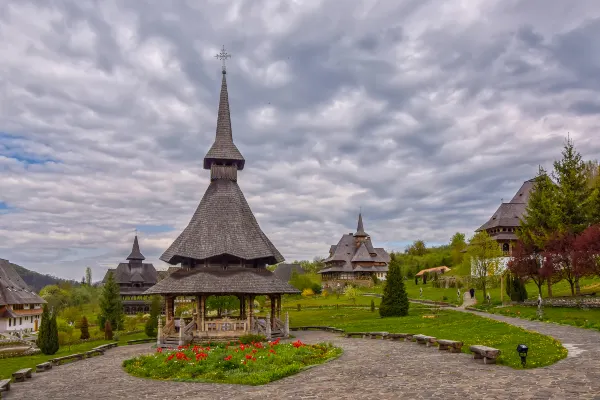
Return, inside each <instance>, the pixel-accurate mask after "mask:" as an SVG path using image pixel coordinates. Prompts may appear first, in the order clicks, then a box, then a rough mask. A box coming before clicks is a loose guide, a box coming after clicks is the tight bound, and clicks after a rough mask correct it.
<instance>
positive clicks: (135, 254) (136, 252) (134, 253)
mask: <svg viewBox="0 0 600 400" xmlns="http://www.w3.org/2000/svg"><path fill="white" fill-rule="evenodd" d="M145 259H146V257H144V256H143V255H142V253H141V252H140V244H139V243H138V238H137V235H135V239H133V247H132V248H131V253H130V254H129V256H128V257H127V260H141V261H143V260H145Z"/></svg>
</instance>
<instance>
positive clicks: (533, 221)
mask: <svg viewBox="0 0 600 400" xmlns="http://www.w3.org/2000/svg"><path fill="white" fill-rule="evenodd" d="M556 191H557V189H556V185H555V184H554V182H552V180H551V179H550V177H549V176H548V174H547V173H546V171H545V170H544V168H542V167H539V170H538V174H537V176H536V178H535V182H534V184H533V188H532V189H531V194H530V196H529V201H528V202H527V206H526V208H525V215H524V216H523V217H522V219H521V222H520V229H519V230H517V236H518V237H519V239H520V240H521V241H523V242H525V243H528V244H531V245H534V246H535V247H536V249H537V250H539V251H541V250H543V249H544V246H545V245H546V242H547V241H548V240H549V239H550V238H551V237H552V235H553V233H554V232H555V231H556V229H557V227H558V218H559V217H558V209H557V205H556V198H557V194H556Z"/></svg>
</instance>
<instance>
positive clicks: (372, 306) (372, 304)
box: [371, 299, 375, 312]
mask: <svg viewBox="0 0 600 400" xmlns="http://www.w3.org/2000/svg"><path fill="white" fill-rule="evenodd" d="M371 312H375V300H373V299H371Z"/></svg>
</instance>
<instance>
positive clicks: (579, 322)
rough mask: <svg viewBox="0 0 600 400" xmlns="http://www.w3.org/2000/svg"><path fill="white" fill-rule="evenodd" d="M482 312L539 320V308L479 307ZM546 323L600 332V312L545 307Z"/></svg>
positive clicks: (595, 310)
mask: <svg viewBox="0 0 600 400" xmlns="http://www.w3.org/2000/svg"><path fill="white" fill-rule="evenodd" d="M478 308H481V309H482V310H484V311H486V312H489V313H492V314H501V315H506V316H509V317H516V318H523V319H531V320H537V308H535V307H525V306H506V307H478ZM544 322H556V323H558V324H565V325H573V326H577V327H580V328H588V329H596V330H599V331H600V310H599V309H589V310H584V309H580V308H564V307H544Z"/></svg>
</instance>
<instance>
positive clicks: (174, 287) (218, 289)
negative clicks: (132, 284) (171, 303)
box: [144, 266, 300, 295]
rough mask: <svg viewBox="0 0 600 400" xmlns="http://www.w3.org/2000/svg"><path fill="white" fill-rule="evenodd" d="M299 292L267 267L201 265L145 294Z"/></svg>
mask: <svg viewBox="0 0 600 400" xmlns="http://www.w3.org/2000/svg"><path fill="white" fill-rule="evenodd" d="M199 293H204V294H214V295H228V294H256V295H262V294H298V293H300V291H299V290H297V289H296V288H294V287H293V286H291V285H290V284H288V283H287V282H284V281H282V280H280V279H279V278H277V277H276V276H275V275H274V274H273V273H272V272H271V271H269V270H267V269H265V268H246V267H232V266H230V267H227V268H223V267H200V268H191V269H183V268H182V269H180V270H178V271H175V272H173V273H172V274H171V275H169V276H167V277H166V278H164V279H163V280H161V281H160V282H158V283H157V284H156V285H154V286H153V287H151V288H150V289H148V290H146V292H145V293H144V294H146V295H151V294H180V295H185V294H199Z"/></svg>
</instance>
